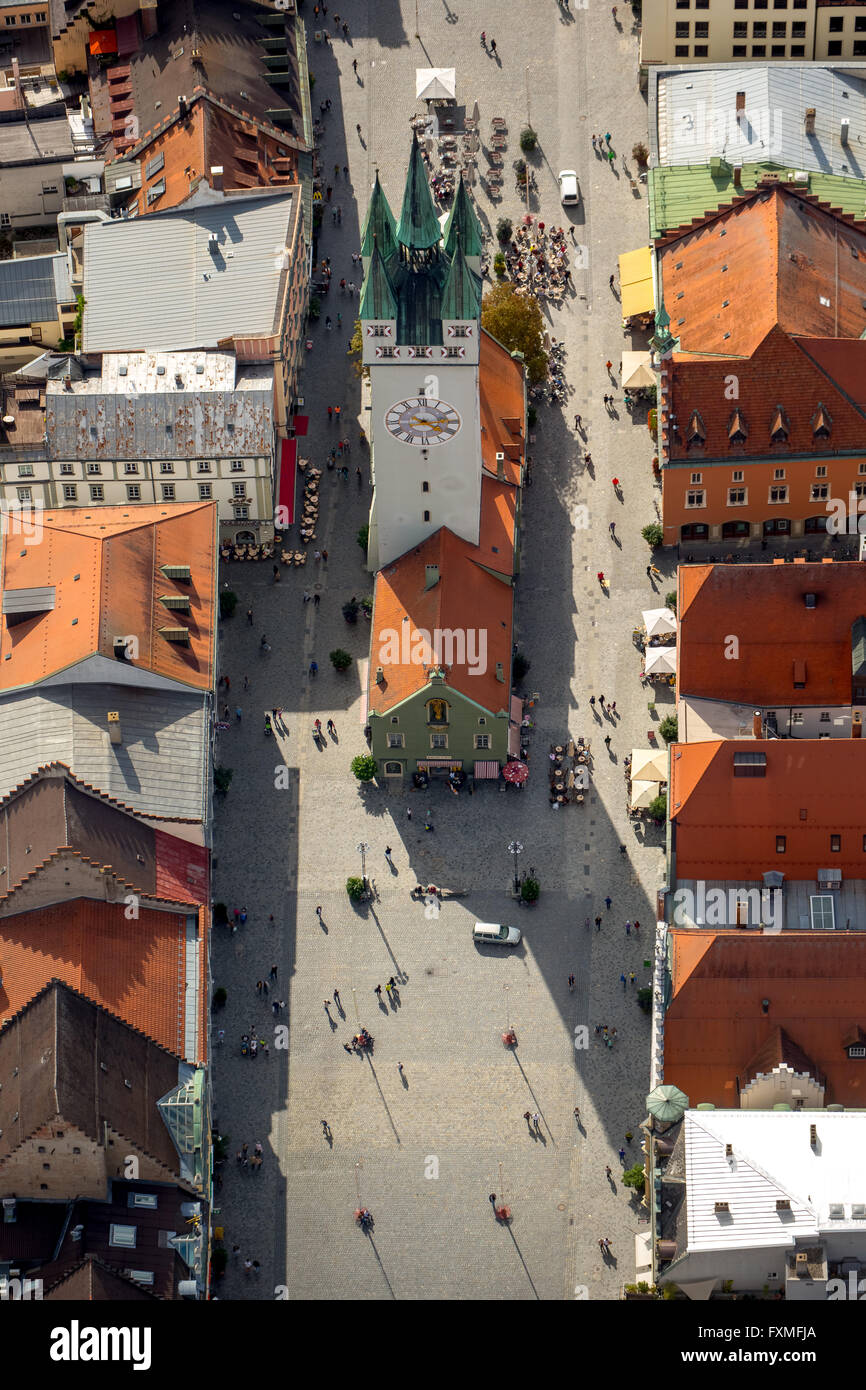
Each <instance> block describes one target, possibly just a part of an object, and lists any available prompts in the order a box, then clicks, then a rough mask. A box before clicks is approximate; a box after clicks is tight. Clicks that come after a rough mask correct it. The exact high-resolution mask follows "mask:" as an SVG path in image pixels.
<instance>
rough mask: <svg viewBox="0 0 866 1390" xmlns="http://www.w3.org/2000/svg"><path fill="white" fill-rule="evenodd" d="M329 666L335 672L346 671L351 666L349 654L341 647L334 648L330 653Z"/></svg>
mask: <svg viewBox="0 0 866 1390" xmlns="http://www.w3.org/2000/svg"><path fill="white" fill-rule="evenodd" d="M330 657H331V665H332V666H333V668H334V670H335V671H348V669H349V667H350V666H351V664H352V657H351V653H350V652H345V651H343V648H342V647H335V648H334V650H333V651H332V652H331V653H330Z"/></svg>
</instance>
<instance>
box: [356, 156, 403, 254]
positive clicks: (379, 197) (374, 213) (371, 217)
mask: <svg viewBox="0 0 866 1390" xmlns="http://www.w3.org/2000/svg"><path fill="white" fill-rule="evenodd" d="M374 239H375V240H378V243H379V250H380V251H381V253H382V255H383V256H384V257H385V260H386V261H387V260H388V259H389V258H390V257H391V256H393V254H394V252H395V251H396V250H397V223H396V222H395V221H394V214H393V212H392V211H391V209H390V207H389V206H388V199H387V198H386V197H385V194H384V193H383V192H382V185H381V184H380V182H379V170H378V169H377V170H376V182H375V183H374V184H373V192H372V194H371V195H370V206H369V207H368V208H367V216H366V217H365V218H364V229H363V231H362V233H361V255H362V256H363V257H365V258H367V257H370V256H372V254H373V241H374Z"/></svg>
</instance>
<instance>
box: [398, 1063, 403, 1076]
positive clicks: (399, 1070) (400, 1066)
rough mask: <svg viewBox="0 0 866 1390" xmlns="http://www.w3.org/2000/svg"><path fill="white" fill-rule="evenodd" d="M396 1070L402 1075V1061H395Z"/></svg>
mask: <svg viewBox="0 0 866 1390" xmlns="http://www.w3.org/2000/svg"><path fill="white" fill-rule="evenodd" d="M397 1070H398V1072H399V1073H400V1075H401V1076H402V1075H403V1063H402V1062H398V1063H397Z"/></svg>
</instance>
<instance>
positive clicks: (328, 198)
mask: <svg viewBox="0 0 866 1390" xmlns="http://www.w3.org/2000/svg"><path fill="white" fill-rule="evenodd" d="M333 191H334V190H333V188H332V187H331V185H330V184H328V187H327V188H326V189H325V199H326V201H327V202H330V201H331V194H332V193H333Z"/></svg>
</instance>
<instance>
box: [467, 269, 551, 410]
mask: <svg viewBox="0 0 866 1390" xmlns="http://www.w3.org/2000/svg"><path fill="white" fill-rule="evenodd" d="M481 324H482V327H483V328H486V330H487V332H488V333H490V334H491V335H492V336H493V337H494V338H496V339H497V341H498V342H500V343H501V344H502V346H503V347H506V348H508V351H509V352H521V353H523V358H524V361H525V362H526V371H527V375H528V376H529V380H530V381H531V382H532V384H533V385H535V384H536V383H537V382H539V381H543V380H544V378H545V377H546V376H547V353H546V352H545V351H544V319H543V317H542V314H541V309H540V307H539V304H538V300H537V299H531V298H530V297H529V296H528V295H525V294H521V293H520V292H519V291H518V290H515V289H514V288H513V287H512V286H511V285H497V286H496V287H495V288H494V289H492V290H490V291H488V293H487V294H486V295H485V296H484V299H483V301H482V303H481Z"/></svg>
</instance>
